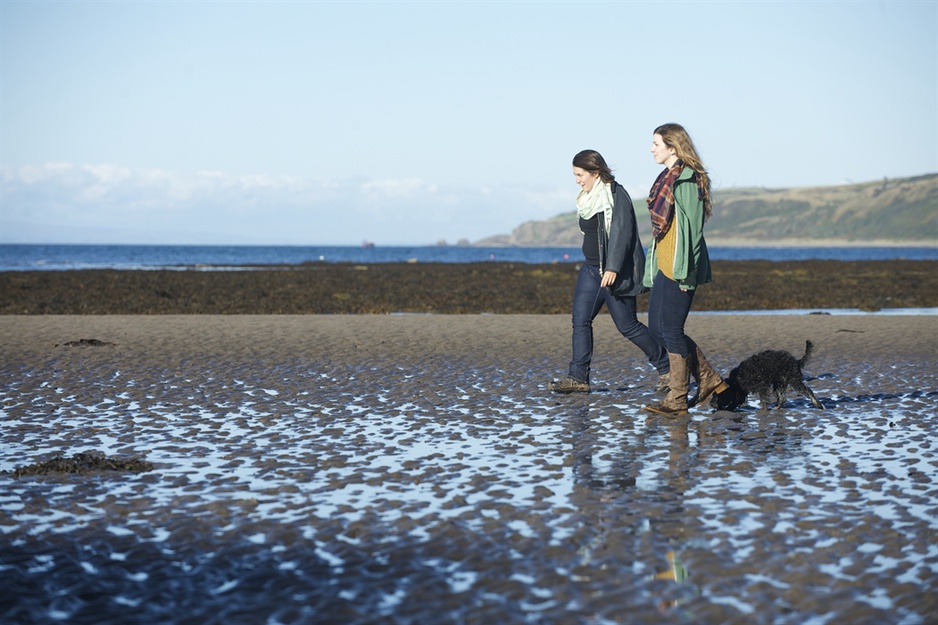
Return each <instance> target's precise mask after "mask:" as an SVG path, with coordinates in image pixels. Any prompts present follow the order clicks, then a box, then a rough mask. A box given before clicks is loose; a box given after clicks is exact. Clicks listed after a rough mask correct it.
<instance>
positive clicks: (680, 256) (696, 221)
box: [643, 167, 713, 290]
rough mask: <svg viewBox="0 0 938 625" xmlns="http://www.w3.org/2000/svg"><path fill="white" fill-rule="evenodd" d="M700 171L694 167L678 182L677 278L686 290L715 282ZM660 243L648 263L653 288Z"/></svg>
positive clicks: (647, 273) (648, 280)
mask: <svg viewBox="0 0 938 625" xmlns="http://www.w3.org/2000/svg"><path fill="white" fill-rule="evenodd" d="M696 176H697V172H695V171H694V170H693V169H691V168H690V167H684V171H682V172H681V175H680V176H678V179H677V180H676V181H675V182H674V188H673V191H674V219H673V220H672V222H671V227H672V228H677V243H676V251H675V254H674V279H675V281H676V282H677V283H678V285H680V287H681V288H682V289H687V290H693V289H696V288H697V285H698V284H706V283H707V282H710V281H711V280H712V279H713V276H712V274H711V273H710V254H708V253H707V242H706V241H704V234H703V230H704V203H703V200H701V199H700V198H699V197H697V178H696ZM657 246H658V242H657V241H653V242H652V245H651V246H649V249H648V258H647V259H646V262H645V279H644V280H643V282H644V284H645V286H647V287H651V286H652V284H653V283H654V281H655V276H656V275H657V274H658V256H657V254H656V251H657Z"/></svg>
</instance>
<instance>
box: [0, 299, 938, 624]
mask: <svg viewBox="0 0 938 625" xmlns="http://www.w3.org/2000/svg"><path fill="white" fill-rule="evenodd" d="M688 330H689V333H690V334H691V335H692V336H694V338H695V339H697V342H698V343H699V344H700V345H701V346H702V347H703V348H704V349H705V350H706V351H708V352H709V353H710V355H711V358H712V360H713V362H714V364H715V365H717V366H718V367H719V368H720V369H721V370H723V371H724V372H727V371H728V370H729V368H730V367H732V366H733V365H735V364H737V363H738V362H739V361H740V360H741V359H743V358H745V357H746V356H748V355H750V354H751V353H754V352H755V351H759V350H761V349H768V348H772V349H787V350H790V351H792V352H793V353H795V355H796V356H800V355H801V353H802V352H803V348H804V341H805V339H811V340H812V341H814V343H815V346H816V349H815V355H814V357H813V359H812V361H811V362H809V364H808V366H807V368H806V369H807V376H808V384H809V386H811V387H812V388H813V390H814V391H815V393H816V394H817V396H818V397H819V398H820V400H821V401H822V403H823V404H824V405H825V407H826V408H827V409H826V410H825V411H818V410H816V409H814V408H812V407H811V406H810V404H809V403H808V402H807V401H806V400H805V399H804V398H802V397H800V396H794V395H791V396H790V397H789V400H788V404H787V405H786V407H785V408H784V409H781V410H772V411H770V412H768V413H766V412H763V411H759V410H758V409H757V403H756V401H755V400H753V402H752V404H751V405H750V406H749V407H748V408H747V409H746V410H744V411H742V412H740V413H728V412H712V411H711V410H710V409H709V408H706V409H705V408H699V409H696V410H693V411H692V412H691V414H690V415H689V416H688V417H682V418H677V419H669V418H664V417H658V416H653V415H651V414H649V413H644V412H643V411H642V410H641V406H642V405H643V404H644V403H646V402H648V401H651V400H653V399H654V398H655V396H654V395H653V394H652V388H653V384H654V381H655V380H654V377H655V376H654V375H653V372H652V371H651V369H650V368H649V367H648V366H647V364H646V363H644V362H643V361H642V359H641V354H640V352H638V350H637V349H635V348H634V347H632V346H631V344H629V343H627V342H626V341H625V340H624V339H622V338H621V337H619V336H617V335H616V334H615V331H614V329H613V328H612V323H611V322H610V321H609V319H608V318H605V317H600V318H599V319H598V320H597V349H596V351H597V354H596V359H595V361H594V379H593V386H594V392H593V393H592V394H590V395H580V396H571V397H562V396H554V395H551V394H549V393H547V391H546V390H545V386H546V382H547V381H549V380H550V378H551V377H552V376H557V375H559V374H561V373H562V372H563V371H564V370H565V367H566V360H567V359H568V358H569V341H570V338H569V318H568V317H567V316H565V315H556V316H554V315H512V316H498V315H466V316H462V315H461V316H449V317H436V316H356V317H324V316H278V317H265V316H228V317H214V316H198V317H185V316H167V317H146V318H140V317H121V316H114V317H108V316H103V317H55V316H48V317H15V318H14V317H0V338H2V347H0V351H2V357H3V360H2V364H0V371H2V376H3V377H2V380H3V382H2V387H0V407H2V408H0V422H2V424H3V427H2V430H0V470H3V471H7V472H12V471H13V470H14V469H15V468H17V467H20V466H23V465H26V464H31V463H34V462H38V461H40V460H44V459H48V458H50V457H52V456H54V455H56V454H62V455H72V454H74V453H77V452H86V451H91V450H100V451H103V452H105V453H106V454H108V455H115V456H127V457H129V456H137V457H141V458H145V459H146V460H147V461H149V462H151V463H153V464H154V470H153V471H150V472H145V473H137V474H129V473H128V474H124V473H116V474H105V473H99V474H92V475H44V476H35V477H21V478H13V477H12V476H11V475H10V474H9V473H7V474H5V475H0V587H2V588H3V592H2V593H0V621H2V622H12V623H54V622H62V623H65V622H67V623H96V624H97V623H155V622H159V623H270V624H275V623H285V624H286V623H362V624H364V623H408V624H410V623H413V624H426V623H485V624H486V625H489V624H496V623H498V624H511V623H600V624H601V623H659V622H667V623H741V624H742V623H747V624H748V623H791V624H803V623H818V624H822V623H871V624H873V623H910V624H911V623H930V622H933V621H934V618H935V617H936V616H938V602H936V595H938V541H936V530H938V453H936V442H935V438H934V433H935V429H936V425H938V417H936V410H935V405H936V401H938V319H936V318H935V317H930V316H919V317H862V316H843V317H840V316H834V317H831V316H807V315H805V316H778V317H775V316H719V317H707V316H694V317H692V319H691V321H690V323H689V326H688ZM79 339H98V340H101V341H105V342H108V343H112V345H98V346H92V345H83V346H73V347H72V346H67V345H65V343H66V342H68V341H75V340H79Z"/></svg>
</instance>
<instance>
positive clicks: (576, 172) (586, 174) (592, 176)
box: [573, 167, 599, 193]
mask: <svg viewBox="0 0 938 625" xmlns="http://www.w3.org/2000/svg"><path fill="white" fill-rule="evenodd" d="M573 177H574V178H576V183H577V184H578V185H580V188H581V189H583V190H584V191H586V192H587V193H589V192H590V191H592V190H593V185H594V184H596V181H597V180H598V179H599V172H598V171H592V172H590V171H586V170H585V169H583V168H581V167H574V168H573Z"/></svg>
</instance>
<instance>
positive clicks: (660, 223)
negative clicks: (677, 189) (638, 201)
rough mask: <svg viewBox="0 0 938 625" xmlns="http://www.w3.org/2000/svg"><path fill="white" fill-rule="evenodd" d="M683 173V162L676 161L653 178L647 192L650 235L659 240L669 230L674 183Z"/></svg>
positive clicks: (672, 207)
mask: <svg viewBox="0 0 938 625" xmlns="http://www.w3.org/2000/svg"><path fill="white" fill-rule="evenodd" d="M682 171H684V161H682V160H680V159H678V160H677V162H676V163H674V165H672V166H671V167H670V168H669V169H665V170H664V171H662V172H661V173H660V174H658V177H657V178H655V184H653V185H652V186H651V191H649V192H648V212H649V213H651V234H652V236H653V237H655V239H656V240H657V239H660V238H661V237H663V236H664V235H665V234H667V232H668V230H669V229H670V228H671V220H672V219H674V181H675V180H677V177H678V176H680V175H681V172H682Z"/></svg>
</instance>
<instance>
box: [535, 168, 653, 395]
mask: <svg viewBox="0 0 938 625" xmlns="http://www.w3.org/2000/svg"><path fill="white" fill-rule="evenodd" d="M573 176H574V178H576V182H577V184H578V185H580V188H581V191H580V194H579V195H578V196H577V199H576V205H577V216H578V218H579V223H580V231H581V232H583V256H584V257H585V261H586V262H584V263H583V266H582V267H581V268H580V273H579V275H578V276H577V281H576V290H575V291H574V294H573V358H572V359H571V361H570V367H569V370H568V372H567V375H566V377H564V378H562V379H561V380H559V381H553V382H551V383H550V384H548V389H550V390H551V391H554V392H556V393H588V392H589V391H590V384H589V381H590V361H591V360H592V357H593V319H595V318H596V315H598V314H599V311H600V310H601V309H602V306H603V304H605V305H606V308H607V309H608V310H609V314H610V316H611V317H612V320H613V322H615V324H616V328H617V329H618V330H619V332H621V333H622V335H623V336H624V337H625V338H627V339H629V340H630V341H632V343H634V344H635V345H636V346H637V347H638V348H639V349H641V350H642V351H643V352H645V356H646V357H647V358H648V361H649V362H650V363H651V364H652V365H653V366H654V367H655V369H657V371H658V376H659V377H658V383H657V385H656V390H666V389H667V383H668V372H669V363H668V353H667V351H666V350H665V348H664V346H662V345H661V344H660V343H659V342H658V341H657V340H656V339H655V338H654V337H653V336H652V334H651V333H650V332H649V331H648V328H647V327H646V326H645V325H644V324H642V322H640V321H639V320H638V318H637V317H636V316H635V297H636V296H637V295H638V294H640V293H644V292H645V291H647V290H648V289H647V288H645V287H644V286H643V285H642V279H643V277H644V273H645V250H644V249H643V248H642V241H641V239H640V238H639V236H638V224H637V223H636V221H635V211H634V209H633V208H632V198H630V197H629V194H628V192H627V191H626V190H625V189H624V188H623V187H622V186H621V185H619V184H617V183H616V180H615V177H614V176H613V175H612V171H611V170H610V169H609V166H608V165H607V164H606V161H605V160H604V159H603V157H602V155H601V154H600V153H599V152H597V151H595V150H583V151H582V152H580V153H578V154H577V155H576V156H574V157H573Z"/></svg>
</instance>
